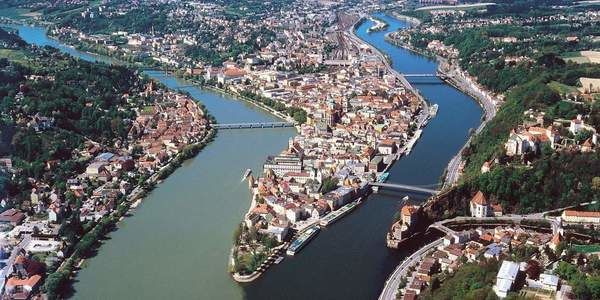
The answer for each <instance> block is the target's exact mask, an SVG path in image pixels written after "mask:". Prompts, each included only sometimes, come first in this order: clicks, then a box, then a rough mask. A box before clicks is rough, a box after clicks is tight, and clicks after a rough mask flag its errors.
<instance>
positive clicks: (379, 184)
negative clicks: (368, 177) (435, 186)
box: [369, 182, 439, 195]
mask: <svg viewBox="0 0 600 300" xmlns="http://www.w3.org/2000/svg"><path fill="white" fill-rule="evenodd" d="M369 185H371V186H374V187H383V188H389V189H396V190H403V191H409V192H417V193H423V194H429V195H435V194H437V193H439V191H438V190H432V189H428V188H424V187H418V186H414V185H407V184H398V183H386V182H370V183H369Z"/></svg>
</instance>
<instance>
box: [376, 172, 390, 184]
mask: <svg viewBox="0 0 600 300" xmlns="http://www.w3.org/2000/svg"><path fill="white" fill-rule="evenodd" d="M388 177H390V173H388V172H384V173H381V174H380V175H379V176H378V177H377V182H385V181H386V180H387V179H388Z"/></svg>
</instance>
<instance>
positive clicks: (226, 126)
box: [211, 122, 295, 129]
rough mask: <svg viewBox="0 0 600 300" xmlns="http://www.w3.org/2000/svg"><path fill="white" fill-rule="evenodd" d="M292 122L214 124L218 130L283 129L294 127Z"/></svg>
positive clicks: (213, 126)
mask: <svg viewBox="0 0 600 300" xmlns="http://www.w3.org/2000/svg"><path fill="white" fill-rule="evenodd" d="M294 125H295V124H294V123H292V122H250V123H226V124H221V123H220V124H212V125H211V126H212V128H216V129H249V128H283V127H294Z"/></svg>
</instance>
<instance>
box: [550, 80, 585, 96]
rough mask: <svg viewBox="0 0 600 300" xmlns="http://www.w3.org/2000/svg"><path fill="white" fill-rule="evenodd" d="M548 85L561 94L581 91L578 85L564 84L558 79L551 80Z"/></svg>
mask: <svg viewBox="0 0 600 300" xmlns="http://www.w3.org/2000/svg"><path fill="white" fill-rule="evenodd" d="M548 86H549V87H550V88H551V89H553V90H554V91H556V92H557V93H559V94H569V93H579V90H577V87H574V86H570V85H566V84H562V83H560V82H558V81H550V82H549V83H548Z"/></svg>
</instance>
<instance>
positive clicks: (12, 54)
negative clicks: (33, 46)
mask: <svg viewBox="0 0 600 300" xmlns="http://www.w3.org/2000/svg"><path fill="white" fill-rule="evenodd" d="M0 58H7V59H9V60H12V61H17V62H19V63H22V64H26V63H28V62H29V59H28V58H27V54H26V53H25V52H23V51H21V50H12V49H0Z"/></svg>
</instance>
